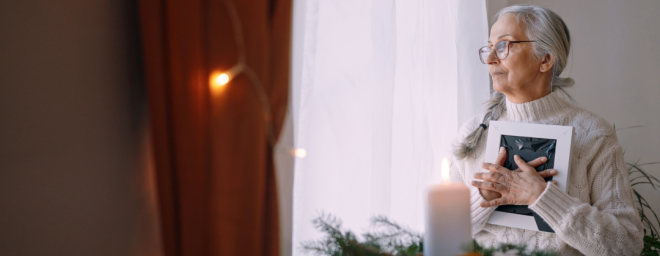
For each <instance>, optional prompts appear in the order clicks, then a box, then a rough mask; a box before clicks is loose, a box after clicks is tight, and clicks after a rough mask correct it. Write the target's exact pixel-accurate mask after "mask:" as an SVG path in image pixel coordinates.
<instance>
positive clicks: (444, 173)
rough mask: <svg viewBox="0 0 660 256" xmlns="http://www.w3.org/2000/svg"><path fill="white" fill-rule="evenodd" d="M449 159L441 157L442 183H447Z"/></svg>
mask: <svg viewBox="0 0 660 256" xmlns="http://www.w3.org/2000/svg"><path fill="white" fill-rule="evenodd" d="M449 172H450V171H449V160H447V158H446V157H443V158H442V165H441V168H440V178H441V179H442V184H446V183H449Z"/></svg>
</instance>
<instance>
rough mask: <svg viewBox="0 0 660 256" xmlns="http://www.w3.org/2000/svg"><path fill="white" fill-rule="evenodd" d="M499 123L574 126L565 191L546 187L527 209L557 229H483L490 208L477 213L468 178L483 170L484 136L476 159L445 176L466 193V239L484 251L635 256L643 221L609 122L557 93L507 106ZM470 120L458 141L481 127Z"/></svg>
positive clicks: (639, 247) (456, 164)
mask: <svg viewBox="0 0 660 256" xmlns="http://www.w3.org/2000/svg"><path fill="white" fill-rule="evenodd" d="M506 107H507V113H506V114H505V115H504V116H503V117H502V118H500V121H510V122H521V123H537V124H553V125H568V126H573V127H575V133H576V136H575V137H574V138H573V148H572V150H573V152H572V153H571V158H572V159H571V166H570V175H569V178H568V179H569V180H568V183H569V184H568V186H567V190H568V193H565V192H563V191H562V190H561V189H559V188H558V187H557V186H555V185H554V184H552V183H548V185H547V187H546V189H545V191H544V192H543V194H542V195H541V196H540V197H539V198H538V200H537V201H536V202H535V203H534V204H532V205H530V206H529V208H530V209H532V210H533V211H535V212H536V213H537V214H539V216H541V217H542V218H543V219H544V220H545V221H546V222H547V223H548V224H549V225H550V227H552V229H553V230H554V231H555V232H556V233H555V234H552V233H545V232H537V231H530V230H524V229H517V228H509V227H503V226H498V225H491V224H487V223H486V222H487V221H488V218H489V216H490V214H491V213H492V212H493V211H494V210H495V207H490V208H482V207H480V206H479V203H481V202H483V201H484V199H483V197H482V196H481V194H480V193H479V190H478V189H477V188H475V187H473V186H471V185H470V182H471V181H472V180H473V179H474V178H473V174H474V173H477V172H487V171H486V170H484V169H483V168H481V167H480V164H481V163H482V162H483V161H484V148H485V144H486V141H485V140H486V136H487V130H486V133H484V136H483V137H482V141H481V143H480V144H481V146H480V148H479V149H478V155H479V157H477V158H476V159H464V160H457V159H456V158H453V159H452V161H451V162H452V163H451V177H452V180H454V181H462V182H464V183H465V184H466V185H467V186H468V187H469V188H470V191H471V201H472V202H471V204H472V206H471V207H472V234H473V236H474V238H475V240H476V241H477V242H478V243H479V244H480V245H482V246H487V247H491V246H496V245H498V244H500V243H513V244H527V247H528V249H529V250H533V249H552V250H556V251H558V252H559V253H560V255H598V256H605V255H608V256H609V255H639V253H640V251H641V250H642V247H643V242H642V238H643V233H642V223H641V221H640V219H639V216H638V214H637V211H636V209H635V205H634V201H633V195H632V188H631V187H630V181H629V179H628V172H627V168H626V165H625V163H624V161H623V150H622V148H621V146H620V145H619V142H618V140H617V137H616V134H615V130H614V129H613V127H612V125H611V124H609V123H608V122H606V121H605V120H604V119H602V118H600V117H598V116H596V115H595V114H593V113H591V112H588V111H586V110H584V109H582V108H580V107H578V106H575V105H573V104H571V103H569V102H568V101H566V100H564V99H562V98H561V97H559V95H557V92H553V93H550V94H548V95H547V96H545V97H543V98H541V99H538V100H535V101H531V102H527V103H522V104H516V103H512V102H510V101H508V100H507V102H506ZM481 120H482V116H478V117H475V118H473V119H472V120H470V121H468V122H467V123H465V124H464V125H463V127H462V128H461V130H460V132H459V134H458V137H457V140H455V141H459V140H462V139H463V138H465V136H466V135H467V134H469V133H470V132H471V131H473V130H474V129H475V128H477V127H478V126H479V124H480V123H481Z"/></svg>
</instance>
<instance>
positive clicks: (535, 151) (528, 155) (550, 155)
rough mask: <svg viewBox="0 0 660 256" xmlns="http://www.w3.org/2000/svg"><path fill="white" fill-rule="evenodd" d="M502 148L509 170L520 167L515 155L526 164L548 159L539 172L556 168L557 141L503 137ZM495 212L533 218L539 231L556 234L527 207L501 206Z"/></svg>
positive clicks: (505, 164) (550, 178) (549, 179)
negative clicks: (504, 150) (538, 159)
mask: <svg viewBox="0 0 660 256" xmlns="http://www.w3.org/2000/svg"><path fill="white" fill-rule="evenodd" d="M500 146H501V147H504V148H505V149H506V153H507V157H506V160H505V161H504V164H503V166H504V167H505V168H507V169H509V170H516V169H518V165H517V164H516V162H515V161H514V160H513V157H514V156H515V155H518V156H520V158H522V159H523V160H524V161H525V162H529V161H532V160H534V159H536V158H539V157H546V158H547V159H548V160H547V161H546V162H545V163H543V164H542V165H539V166H538V167H536V171H537V172H540V171H543V170H547V169H552V168H554V160H555V150H556V148H557V140H556V139H545V138H533V137H520V136H511V135H502V136H501V140H500ZM551 180H552V177H549V178H545V181H546V182H547V181H551ZM495 211H501V212H507V213H513V214H520V215H526V216H533V217H534V220H535V221H536V224H537V226H538V228H539V230H541V231H545V232H551V233H554V230H552V228H550V226H549V225H548V224H547V223H546V222H545V221H544V220H543V219H542V218H541V217H540V216H538V215H537V214H536V213H534V211H532V210H530V209H529V208H528V207H527V206H526V205H500V206H498V207H497V208H496V209H495Z"/></svg>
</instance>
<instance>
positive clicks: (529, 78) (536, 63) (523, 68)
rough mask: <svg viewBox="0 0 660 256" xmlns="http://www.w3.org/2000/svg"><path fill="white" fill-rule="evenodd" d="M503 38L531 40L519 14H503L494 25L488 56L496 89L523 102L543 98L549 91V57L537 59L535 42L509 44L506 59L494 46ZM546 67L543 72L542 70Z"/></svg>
mask: <svg viewBox="0 0 660 256" xmlns="http://www.w3.org/2000/svg"><path fill="white" fill-rule="evenodd" d="M501 41H529V38H528V37H527V35H526V34H525V24H524V23H523V22H520V23H518V22H517V21H516V16H514V15H511V14H507V15H504V16H502V17H500V18H499V19H498V20H497V22H495V24H493V27H492V28H491V32H490V38H489V40H488V46H489V47H491V49H493V50H492V51H491V53H490V55H489V56H488V58H487V59H486V63H488V70H489V72H490V75H491V76H492V78H493V89H495V90H496V91H498V92H501V93H503V94H504V95H506V96H507V98H509V100H511V101H513V102H516V103H523V102H527V101H530V100H535V99H538V98H541V97H543V96H545V95H547V94H548V93H549V90H550V84H549V79H548V76H547V75H548V74H549V73H550V72H548V70H549V67H547V66H548V65H544V64H547V63H545V62H546V61H547V60H543V59H537V58H536V57H535V56H534V54H533V53H532V47H533V45H532V44H534V42H526V43H516V44H511V45H509V54H508V56H507V57H506V58H504V59H503V60H500V59H498V58H497V54H496V53H495V50H494V47H493V46H494V45H495V44H497V43H498V42H501ZM543 69H545V70H544V72H542V71H541V70H543Z"/></svg>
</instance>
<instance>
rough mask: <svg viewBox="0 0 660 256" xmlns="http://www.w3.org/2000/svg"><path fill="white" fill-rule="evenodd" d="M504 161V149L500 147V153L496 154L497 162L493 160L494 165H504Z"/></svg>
mask: <svg viewBox="0 0 660 256" xmlns="http://www.w3.org/2000/svg"><path fill="white" fill-rule="evenodd" d="M504 161H506V149H505V148H504V147H500V152H499V153H497V160H495V163H496V164H499V165H504Z"/></svg>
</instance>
